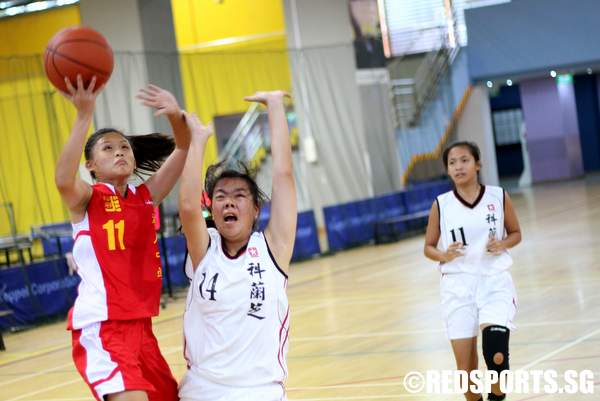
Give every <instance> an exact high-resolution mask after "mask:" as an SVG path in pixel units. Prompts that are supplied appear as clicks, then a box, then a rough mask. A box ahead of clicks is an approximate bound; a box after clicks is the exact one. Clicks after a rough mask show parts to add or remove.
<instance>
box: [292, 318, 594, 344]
mask: <svg viewBox="0 0 600 401" xmlns="http://www.w3.org/2000/svg"><path fill="white" fill-rule="evenodd" d="M590 323H600V320H599V319H583V320H556V321H548V322H533V323H523V324H519V326H518V327H519V328H524V327H538V326H542V327H543V326H562V325H566V324H590ZM444 332H445V330H444V329H425V330H405V331H380V332H376V333H356V334H339V335H331V336H310V337H291V338H290V341H291V342H292V343H295V342H307V341H327V340H351V339H356V338H373V337H392V336H398V337H400V336H410V335H415V334H436V333H444Z"/></svg>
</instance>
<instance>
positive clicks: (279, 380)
mask: <svg viewBox="0 0 600 401" xmlns="http://www.w3.org/2000/svg"><path fill="white" fill-rule="evenodd" d="M284 96H285V93H284V92H281V91H275V92H257V93H256V94H255V95H253V96H250V97H247V98H246V100H247V101H254V102H260V103H262V104H264V105H266V106H267V111H268V117H269V126H270V135H271V155H272V158H273V171H272V175H273V192H272V196H271V198H272V201H271V215H270V219H269V223H268V225H267V227H266V229H265V230H264V232H259V231H255V230H256V222H257V219H258V216H259V212H260V206H261V203H262V195H261V194H262V193H261V192H260V190H259V189H258V187H257V185H256V183H255V182H254V180H253V179H252V178H251V177H250V176H249V175H248V174H247V172H238V171H235V170H231V169H227V167H226V166H222V165H216V166H211V167H209V169H208V170H207V173H206V183H205V187H206V192H207V194H208V196H209V198H210V200H211V212H212V217H213V219H214V223H215V226H216V228H208V229H207V227H206V223H205V221H204V218H203V216H202V209H201V198H202V191H203V188H202V172H201V166H202V162H203V155H204V149H205V145H206V141H207V139H208V137H209V136H210V130H209V129H208V128H207V127H205V126H202V125H201V124H200V123H199V122H198V120H197V118H196V117H195V116H188V117H187V121H188V123H189V124H190V128H191V131H192V143H191V146H190V151H189V153H188V157H187V160H186V164H185V167H184V170H183V175H182V178H181V188H180V193H179V213H180V219H181V223H182V226H183V231H184V233H185V237H186V240H187V246H188V250H189V255H190V259H191V264H190V265H189V268H188V269H186V274H187V275H188V277H189V278H190V279H191V285H190V289H189V292H188V297H187V302H186V310H185V314H184V334H185V357H186V360H187V363H188V371H187V373H186V375H185V377H184V378H183V380H182V382H181V384H180V386H179V396H180V397H181V400H182V401H238V400H244V401H253V400H256V401H259V400H260V401H279V400H285V399H286V398H285V397H286V396H285V389H284V380H285V379H286V377H287V367H286V353H287V344H288V331H289V324H290V317H289V308H288V301H287V295H286V286H287V272H288V267H289V263H290V259H291V256H292V251H293V246H294V237H295V233H296V188H295V184H294V177H293V172H292V152H291V144H290V138H289V132H288V126H287V119H286V115H285V108H284Z"/></svg>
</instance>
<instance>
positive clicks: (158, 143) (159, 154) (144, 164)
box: [83, 128, 175, 178]
mask: <svg viewBox="0 0 600 401" xmlns="http://www.w3.org/2000/svg"><path fill="white" fill-rule="evenodd" d="M111 133H115V134H119V135H121V136H122V137H123V138H125V139H126V140H127V142H129V145H131V150H132V151H133V157H134V158H135V164H136V167H135V170H134V171H133V173H134V174H135V175H137V176H139V175H140V174H148V173H153V172H155V171H156V170H158V169H159V168H160V166H161V165H162V163H163V161H164V160H165V159H166V158H167V157H168V156H169V155H170V154H171V153H172V152H173V150H174V149H175V142H174V141H173V139H172V138H169V137H168V136H166V135H163V134H158V133H154V134H148V135H125V134H124V133H122V132H121V131H119V130H117V129H114V128H102V129H99V130H97V131H96V132H94V133H93V134H92V135H91V136H90V137H89V138H88V140H87V142H86V143H85V148H84V150H83V154H84V156H85V160H90V159H91V158H92V151H93V148H94V145H96V143H98V141H99V140H100V138H102V137H103V136H105V135H107V134H111ZM91 175H92V177H93V178H96V175H95V174H94V172H91Z"/></svg>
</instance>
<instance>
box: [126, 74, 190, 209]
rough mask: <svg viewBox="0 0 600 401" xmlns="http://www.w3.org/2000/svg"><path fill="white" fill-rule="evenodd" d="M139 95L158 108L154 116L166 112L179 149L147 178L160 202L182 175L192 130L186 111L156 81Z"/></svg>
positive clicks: (138, 96)
mask: <svg viewBox="0 0 600 401" xmlns="http://www.w3.org/2000/svg"><path fill="white" fill-rule="evenodd" d="M137 98H138V99H140V100H142V103H143V104H144V105H146V106H149V107H152V108H154V109H156V111H155V112H154V116H155V117H158V116H160V115H163V114H164V115H165V116H166V117H167V119H168V120H169V123H170V124H171V128H172V129H173V137H174V139H175V150H174V151H173V153H171V154H170V155H169V157H168V158H167V160H165V162H164V163H163V165H162V166H161V167H160V168H159V169H158V171H157V172H156V173H154V174H153V175H152V177H150V178H149V179H148V180H147V181H146V186H147V187H148V190H149V191H150V194H151V195H152V201H153V202H154V204H155V205H158V204H159V203H160V202H161V201H162V200H163V199H164V198H165V196H167V195H168V194H169V192H171V190H172V189H173V186H174V185H175V183H176V182H177V179H178V178H179V176H180V175H181V171H182V170H183V165H184V163H185V158H186V155H187V151H188V148H189V146H190V131H189V128H188V126H187V124H186V123H185V120H184V118H183V111H182V110H181V109H180V108H179V104H178V103H177V100H176V99H175V96H173V94H171V92H169V91H167V90H165V89H162V88H159V87H158V86H156V85H148V86H147V87H146V88H143V89H141V90H140V92H139V93H138V95H137Z"/></svg>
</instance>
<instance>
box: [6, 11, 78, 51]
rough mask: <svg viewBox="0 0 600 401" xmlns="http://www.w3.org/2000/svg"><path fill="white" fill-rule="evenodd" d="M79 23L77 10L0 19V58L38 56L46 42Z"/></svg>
mask: <svg viewBox="0 0 600 401" xmlns="http://www.w3.org/2000/svg"><path fill="white" fill-rule="evenodd" d="M79 23H80V17H79V7H78V6H69V7H61V8H55V9H52V10H48V11H46V12H43V13H32V14H24V15H19V16H16V17H10V18H2V19H1V20H0V38H2V40H0V57H1V56H17V55H24V54H40V53H42V52H43V51H44V48H45V47H46V43H48V39H50V38H51V37H52V36H54V34H55V33H56V32H57V31H58V30H60V29H62V28H65V27H68V26H71V25H78V24H79Z"/></svg>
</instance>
